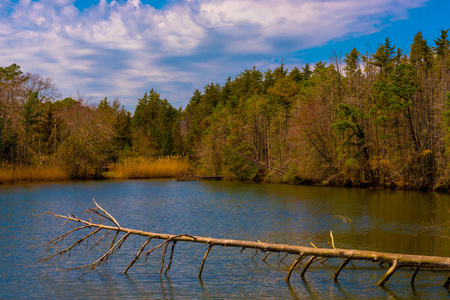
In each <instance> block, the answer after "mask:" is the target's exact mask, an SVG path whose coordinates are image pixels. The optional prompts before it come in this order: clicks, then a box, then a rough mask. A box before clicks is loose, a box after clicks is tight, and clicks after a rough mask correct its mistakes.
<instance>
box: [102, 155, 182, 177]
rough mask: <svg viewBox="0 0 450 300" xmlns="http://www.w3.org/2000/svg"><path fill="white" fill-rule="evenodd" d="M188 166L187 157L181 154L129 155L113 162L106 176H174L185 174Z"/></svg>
mask: <svg viewBox="0 0 450 300" xmlns="http://www.w3.org/2000/svg"><path fill="white" fill-rule="evenodd" d="M188 168H189V161H188V159H187V158H184V157H181V156H166V157H160V158H143V157H129V158H125V159H124V160H123V161H121V162H119V163H116V164H114V165H113V166H112V167H111V168H110V172H109V173H108V175H107V177H110V178H115V179H144V178H174V177H178V176H182V175H184V174H186V172H187V171H188Z"/></svg>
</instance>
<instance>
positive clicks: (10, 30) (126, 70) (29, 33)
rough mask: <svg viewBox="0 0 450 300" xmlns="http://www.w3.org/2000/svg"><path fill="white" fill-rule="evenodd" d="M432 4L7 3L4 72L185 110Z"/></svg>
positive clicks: (224, 0)
mask: <svg viewBox="0 0 450 300" xmlns="http://www.w3.org/2000/svg"><path fill="white" fill-rule="evenodd" d="M426 1H427V0H366V1H360V0H334V1H326V0H317V1H312V0H304V1H301V0H259V1H257V0H184V1H176V2H173V3H172V4H169V5H167V6H165V7H164V8H163V9H155V8H154V7H152V6H150V5H144V4H142V3H141V2H140V1H139V0H129V1H128V2H120V3H119V2H116V1H112V2H107V1H106V0H101V1H100V2H99V3H98V4H97V5H93V6H91V7H89V8H88V9H85V10H83V11H79V10H78V9H77V8H76V7H75V6H74V0H39V1H30V0H21V1H19V2H18V3H16V2H14V3H13V2H11V1H8V0H7V1H3V2H2V3H0V18H1V20H2V21H0V65H1V66H5V65H9V64H11V63H17V64H19V65H21V67H22V69H23V70H24V71H27V72H36V73H39V74H41V75H43V76H48V77H52V78H53V79H54V81H55V82H56V83H57V85H58V86H59V87H60V88H61V89H62V90H63V92H64V93H66V94H71V93H75V92H76V91H78V90H79V91H81V92H82V93H84V94H87V95H92V96H94V97H98V98H100V97H104V96H110V97H116V96H117V97H119V98H120V99H121V101H122V102H123V103H124V104H128V105H135V104H136V102H137V99H138V98H139V97H141V96H142V95H143V93H144V92H145V91H148V90H149V89H150V88H155V89H156V90H157V91H158V92H160V93H161V94H162V95H163V97H166V98H168V99H169V100H170V101H172V102H173V103H175V105H184V104H185V103H186V101H187V100H188V99H189V97H190V95H191V93H192V91H193V90H194V89H195V88H201V87H202V86H203V85H205V84H206V83H208V82H210V81H219V80H220V81H222V80H223V79H225V78H226V76H228V75H232V74H235V73H236V72H239V71H241V70H243V68H245V67H250V66H252V65H255V64H259V65H264V62H266V65H269V64H270V59H269V58H270V57H274V56H275V57H283V56H284V55H286V54H289V53H292V52H295V51H299V50H302V49H307V48H309V47H316V46H320V45H322V44H324V43H327V42H329V41H332V40H335V39H342V38H348V37H351V36H359V35H365V34H369V33H372V32H376V31H378V30H380V29H381V28H383V26H385V25H386V22H389V20H392V19H401V18H405V17H407V11H408V10H409V9H411V8H415V7H419V6H422V5H424V4H425V2H426Z"/></svg>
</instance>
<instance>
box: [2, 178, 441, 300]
mask: <svg viewBox="0 0 450 300" xmlns="http://www.w3.org/2000/svg"><path fill="white" fill-rule="evenodd" d="M92 198H95V200H96V201H97V202H98V203H99V204H100V205H101V206H102V207H103V208H105V209H106V210H108V211H109V212H110V213H111V214H112V215H114V216H115V218H116V219H117V220H118V221H119V222H120V224H121V226H123V227H127V228H136V229H141V230H145V231H151V232H160V233H170V234H182V233H187V234H191V235H198V236H210V237H215V238H232V239H242V240H260V241H267V242H277V243H285V244H293V245H301V246H310V243H313V244H314V245H316V246H317V247H326V248H329V247H330V245H329V244H328V243H329V241H330V231H333V236H334V239H335V244H336V246H337V247H339V248H348V249H363V250H374V251H384V252H398V253H407V254H421V255H438V256H449V255H450V253H449V251H450V239H449V238H446V237H441V236H439V235H437V234H431V233H430V232H429V231H427V232H423V229H424V228H426V227H427V226H428V225H432V224H443V223H445V222H449V221H450V216H449V207H450V197H449V196H448V195H442V194H436V193H419V192H411V191H390V190H364V189H346V188H326V187H305V186H288V185H275V184H270V185H269V184H242V183H235V182H176V181H173V180H134V181H86V182H71V183H52V184H25V185H12V186H0V266H1V268H0V299H10V298H11V299H12V298H77V299H100V298H115V299H120V298H174V299H180V298H190V299H192V298H254V299H256V298H273V299H314V298H316V299H325V298H331V299H352V298H363V299H374V298H382V299H385V298H390V299H397V298H398V299H414V298H416V299H436V298H446V297H448V296H449V293H448V291H447V290H446V289H445V288H443V287H442V285H443V283H444V282H445V280H446V278H447V277H448V276H449V274H448V273H445V272H427V271H424V272H419V274H418V276H417V278H416V284H415V286H414V287H411V286H410V284H409V282H410V278H411V275H412V271H410V270H400V271H398V272H397V273H396V274H395V275H394V276H393V277H392V278H391V279H390V280H389V281H388V283H387V284H386V287H384V288H383V287H377V286H376V285H375V284H376V282H377V281H378V280H379V279H380V278H381V276H382V275H383V274H384V273H385V272H386V269H385V268H384V269H383V268H381V267H379V266H378V265H376V264H374V263H364V262H356V263H355V264H354V265H348V266H347V267H346V268H345V269H344V271H342V272H341V274H340V277H339V281H338V282H334V281H333V280H332V279H330V277H331V276H332V275H333V274H334V272H335V270H336V269H337V267H338V266H339V264H340V263H341V261H339V260H330V261H327V262H326V264H324V265H322V264H320V263H319V264H315V265H313V266H312V267H311V268H310V269H309V271H308V272H307V274H306V276H305V277H304V278H301V277H300V276H299V273H300V270H296V271H295V272H294V274H293V275H292V277H291V284H290V285H288V284H286V283H285V282H284V281H283V280H284V277H285V275H286V272H287V270H288V268H289V265H290V264H291V263H292V261H293V260H294V259H295V257H294V256H289V257H287V258H286V259H285V260H284V261H283V262H281V263H280V262H279V256H278V254H272V255H270V256H269V257H268V259H267V260H266V262H263V261H261V259H262V258H263V256H262V254H258V255H257V256H255V258H254V259H252V256H253V254H254V251H252V250H245V251H244V252H243V253H240V249H234V248H222V247H214V248H213V249H212V250H211V253H210V256H209V257H208V260H207V262H206V265H205V268H204V272H203V278H202V280H199V279H198V278H197V274H198V268H199V266H200V263H201V261H202V258H203V255H204V252H205V251H206V248H207V247H206V246H203V245H198V244H189V243H184V244H183V243H177V246H176V248H175V254H174V261H173V263H172V267H171V270H170V271H169V272H168V275H167V276H164V275H163V276H162V277H161V278H160V277H159V268H160V257H161V252H158V251H156V252H155V253H153V254H152V255H151V256H150V257H149V260H148V261H147V262H142V261H140V262H138V263H137V264H136V265H135V266H133V268H132V269H131V270H130V271H129V273H128V275H125V274H123V273H122V272H123V271H124V270H125V268H126V266H127V265H128V263H129V262H130V261H131V260H132V258H133V256H134V255H135V253H136V252H137V251H138V250H139V247H140V245H142V244H143V243H144V242H145V238H141V237H131V238H130V239H128V240H127V242H126V243H125V244H124V246H123V247H122V248H121V249H120V251H119V252H118V253H117V254H116V255H115V256H114V257H113V259H112V260H111V262H110V263H109V264H108V265H107V266H104V267H101V268H99V269H98V270H96V271H94V272H93V273H92V274H90V273H89V274H87V275H85V276H84V277H82V278H81V279H78V277H79V276H80V275H81V272H77V271H75V272H69V273H66V272H61V271H58V269H59V268H67V267H75V266H79V265H82V264H85V263H87V262H92V261H93V260H95V259H96V258H98V257H99V256H100V255H101V252H100V251H98V252H94V253H92V255H90V256H89V255H87V256H86V255H85V250H86V249H87V248H86V245H84V246H83V250H82V251H78V252H73V253H72V256H71V259H70V260H64V261H62V262H61V264H57V265H56V266H47V265H45V264H43V263H39V262H38V260H39V258H42V256H43V255H44V254H45V253H44V249H43V248H36V246H37V245H39V244H42V243H44V242H46V241H48V240H50V239H51V238H54V237H56V236H57V235H58V234H61V233H62V232H64V230H65V229H67V228H69V227H67V226H66V227H61V226H60V225H61V224H62V223H63V222H62V221H61V220H55V219H54V218H51V217H49V216H37V215H38V214H41V213H43V212H45V211H52V212H55V213H61V214H68V213H74V214H76V215H77V216H80V217H82V216H85V215H84V214H83V211H84V210H85V209H86V208H88V207H92V206H93V203H92ZM339 216H345V217H346V218H347V220H351V222H350V221H347V222H344V221H343V219H342V218H341V217H339ZM88 218H89V216H88ZM91 244H92V242H90V245H91ZM157 244H158V241H152V242H151V245H150V246H156V245H157ZM300 267H301V266H300Z"/></svg>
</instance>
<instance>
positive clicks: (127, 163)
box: [0, 156, 189, 184]
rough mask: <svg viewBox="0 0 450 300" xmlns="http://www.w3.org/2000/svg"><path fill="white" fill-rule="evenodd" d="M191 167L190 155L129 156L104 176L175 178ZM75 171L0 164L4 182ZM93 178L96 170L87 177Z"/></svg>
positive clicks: (49, 178)
mask: <svg viewBox="0 0 450 300" xmlns="http://www.w3.org/2000/svg"><path fill="white" fill-rule="evenodd" d="M188 168H189V161H188V159H187V158H183V157H179V156H170V157H160V158H142V157H138V158H126V159H124V160H123V161H121V162H119V163H115V164H113V165H111V166H110V167H109V170H108V171H107V172H104V173H103V174H102V175H101V176H100V178H107V179H144V178H175V177H178V176H182V175H184V174H186V172H187V171H188ZM72 173H73V172H70V170H67V167H66V168H64V167H61V166H32V165H31V166H24V165H16V166H14V165H9V164H3V165H0V184H9V183H15V182H45V181H47V182H50V181H67V180H71V179H74V178H71V175H70V174H72ZM89 178H93V174H91V175H88V176H87V177H86V178H78V177H77V179H89Z"/></svg>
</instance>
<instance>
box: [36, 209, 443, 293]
mask: <svg viewBox="0 0 450 300" xmlns="http://www.w3.org/2000/svg"><path fill="white" fill-rule="evenodd" d="M94 203H95V205H96V207H95V208H91V209H88V210H87V211H88V212H92V213H94V214H96V215H97V217H98V218H99V223H95V222H93V221H92V220H91V219H89V220H82V219H80V218H78V217H77V216H75V215H67V216H64V215H59V214H55V213H52V212H46V214H49V215H52V216H54V217H56V218H61V219H65V220H66V221H65V223H64V224H63V225H65V224H67V223H68V222H75V223H79V224H80V226H79V227H76V228H73V229H72V230H70V231H68V232H66V233H64V234H62V235H61V236H58V237H57V238H55V239H53V240H51V241H49V242H48V243H46V244H45V246H46V247H47V252H49V251H50V250H51V249H53V248H57V247H56V246H59V245H60V244H61V243H62V241H63V240H64V239H65V238H66V237H67V236H69V235H70V234H71V233H73V232H75V231H79V230H84V229H89V230H90V232H89V233H88V234H86V235H85V236H83V237H82V238H81V239H79V240H77V241H76V242H75V243H73V244H72V245H71V246H69V247H66V248H64V249H63V250H56V251H55V252H54V253H53V254H50V255H48V256H47V257H45V258H43V259H41V261H44V262H49V261H52V260H58V259H59V258H61V257H63V256H64V255H66V254H68V253H70V252H71V250H72V249H73V248H74V247H76V246H78V245H80V244H81V243H82V242H83V241H87V240H89V238H94V239H95V234H97V233H98V232H100V231H106V233H105V234H103V236H102V237H101V238H99V239H98V240H96V241H95V242H94V245H93V246H92V247H91V248H89V249H88V251H89V250H90V249H92V248H94V247H95V246H97V245H98V244H99V243H100V242H101V241H102V240H103V239H104V238H105V236H107V235H108V234H109V233H110V232H115V235H114V238H113V240H112V242H111V244H110V247H109V249H108V250H107V251H106V252H105V253H104V254H103V255H102V256H101V257H100V258H99V259H98V260H96V261H95V262H93V263H91V264H87V265H83V266H79V267H75V268H70V269H66V270H69V271H70V270H84V272H83V273H82V275H81V276H83V275H84V274H86V273H87V272H88V271H90V270H94V269H95V268H96V267H97V266H99V265H101V264H102V263H105V262H106V261H107V260H108V259H109V258H110V257H111V256H112V255H113V253H114V252H115V251H117V250H118V249H119V248H120V247H121V246H122V244H123V243H124V242H125V241H126V239H127V238H128V237H129V236H131V235H138V236H144V237H147V238H148V240H147V241H146V242H145V243H144V244H143V245H142V246H141V248H140V249H139V251H138V253H137V254H136V256H135V257H134V259H133V261H132V262H131V263H130V264H129V265H128V267H127V268H126V270H125V273H127V272H128V270H129V269H130V268H131V267H132V266H133V264H134V263H135V262H136V261H137V260H138V259H139V258H141V257H144V256H145V257H146V258H147V257H148V256H149V255H150V254H151V253H152V252H153V251H154V250H156V249H158V248H161V247H163V246H164V249H163V254H162V262H161V269H160V275H161V274H162V271H163V269H164V261H165V255H166V252H167V248H168V246H169V244H170V243H172V248H171V254H170V260H169V263H168V266H167V267H166V270H165V273H167V272H168V271H169V269H170V265H171V262H172V258H173V253H174V248H175V244H176V243H177V242H191V243H200V244H205V245H208V249H207V251H206V253H205V256H204V258H203V261H202V264H201V267H200V271H199V274H198V277H201V275H202V272H203V268H204V264H205V261H206V259H207V257H208V254H209V252H210V250H211V248H212V247H213V246H222V247H238V248H242V251H243V250H244V249H256V251H262V252H268V253H267V255H266V256H265V258H264V259H266V258H267V256H268V254H270V253H271V252H278V253H280V252H283V253H285V254H286V255H287V254H296V255H298V256H297V258H296V260H295V261H294V262H293V264H292V265H291V267H290V269H289V272H288V274H287V276H286V279H285V280H286V282H289V280H290V277H291V274H292V272H293V270H294V269H295V267H296V266H297V264H298V263H299V262H300V261H302V260H303V259H304V258H306V257H310V259H309V260H308V263H307V264H306V265H305V267H304V268H303V270H302V273H301V276H304V275H305V273H306V271H307V270H308V268H309V267H310V266H311V265H312V264H313V263H314V262H316V261H318V260H321V259H328V258H342V259H344V261H343V263H342V265H341V266H340V267H339V269H338V270H337V271H336V273H335V275H334V277H333V278H334V279H335V280H337V278H338V275H339V273H340V272H341V271H342V269H343V268H344V267H345V266H346V265H347V264H348V263H349V262H350V261H352V260H365V261H372V262H377V263H381V264H382V263H389V264H390V265H391V267H390V268H389V270H388V271H387V273H386V274H385V275H384V276H383V277H382V278H381V279H380V281H378V283H377V285H380V286H381V285H384V284H385V283H386V281H387V280H389V278H390V277H391V276H392V275H393V274H394V273H395V272H396V271H397V270H398V269H400V268H404V267H413V268H416V271H415V272H414V275H413V278H412V280H411V284H414V279H415V276H416V274H417V271H418V270H419V269H429V268H439V269H448V270H450V258H449V257H438V256H422V255H409V254H396V253H384V252H375V251H363V250H347V249H337V248H334V249H324V248H322V249H321V248H311V247H302V246H293V245H284V244H272V243H263V242H260V241H256V242H253V241H242V240H232V239H216V238H210V237H201V236H191V235H188V234H180V235H172V234H161V233H152V232H146V231H142V230H135V229H129V228H124V227H121V226H120V225H119V223H118V222H117V220H116V219H115V218H114V217H112V216H111V215H110V214H109V213H108V212H107V211H106V210H104V209H103V208H101V207H100V206H99V205H98V204H97V203H96V202H95V201H94ZM105 220H107V221H110V222H111V223H112V224H113V225H105V224H103V221H105ZM120 233H123V234H124V235H123V236H122V237H120V239H118V240H117V238H118V237H119V234H120ZM152 239H160V240H164V241H163V242H162V243H161V244H159V245H157V246H155V247H153V248H152V249H151V250H149V251H147V252H144V250H145V248H146V246H147V245H148V244H149V242H150V241H151V240H152ZM116 240H117V242H116ZM333 246H334V243H333ZM255 254H256V253H255ZM252 258H253V257H252ZM283 259H284V257H283ZM449 284H450V277H449V280H447V282H446V283H445V286H446V287H448V286H449Z"/></svg>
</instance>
